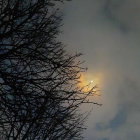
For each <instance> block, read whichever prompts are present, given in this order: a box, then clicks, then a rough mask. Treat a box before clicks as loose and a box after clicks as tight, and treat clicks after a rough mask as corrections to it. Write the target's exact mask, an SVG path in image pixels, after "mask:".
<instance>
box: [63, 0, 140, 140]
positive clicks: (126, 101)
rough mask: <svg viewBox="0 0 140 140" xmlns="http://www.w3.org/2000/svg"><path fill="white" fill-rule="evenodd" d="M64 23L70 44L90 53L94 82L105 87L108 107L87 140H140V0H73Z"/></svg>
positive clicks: (95, 118) (100, 110)
mask: <svg viewBox="0 0 140 140" xmlns="http://www.w3.org/2000/svg"><path fill="white" fill-rule="evenodd" d="M63 22H64V26H63V34H62V38H63V42H64V44H66V45H67V47H68V49H71V50H72V51H77V52H82V53H84V56H83V57H82V60H85V61H86V63H85V65H86V66H87V67H88V72H87V73H88V74H87V75H88V76H89V75H90V76H89V78H88V80H94V79H99V81H100V82H99V87H100V89H101V94H102V96H100V97H98V99H97V98H95V100H98V101H99V102H101V103H102V104H103V106H102V107H98V106H94V108H93V111H92V113H91V115H90V117H89V119H88V121H87V126H88V129H87V130H86V131H85V134H84V136H85V140H140V133H139V132H140V0H73V1H72V2H68V3H66V4H65V6H64V21H63ZM96 81H97V80H95V82H96Z"/></svg>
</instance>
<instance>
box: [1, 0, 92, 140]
mask: <svg viewBox="0 0 140 140" xmlns="http://www.w3.org/2000/svg"><path fill="white" fill-rule="evenodd" d="M56 2H62V0H1V1H0V139H1V140H70V139H81V132H82V130H83V119H84V116H82V114H80V113H79V112H78V109H79V106H80V105H81V104H83V103H85V102H86V103H88V102H89V101H88V100H86V98H87V97H88V96H89V95H92V94H94V92H93V89H92V90H90V91H88V92H83V91H82V88H81V87H78V86H77V85H78V84H77V83H78V82H79V76H80V73H81V72H82V71H83V70H84V69H83V68H81V67H80V62H79V61H78V60H77V59H76V58H77V57H78V56H79V55H80V54H76V55H73V56H71V55H69V54H67V53H66V52H65V51H64V47H63V45H62V43H61V42H59V41H58V40H57V35H58V33H59V27H60V26H61V25H60V22H61V16H60V15H59V12H58V11H57V10H58V9H56V8H55V4H56Z"/></svg>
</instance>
